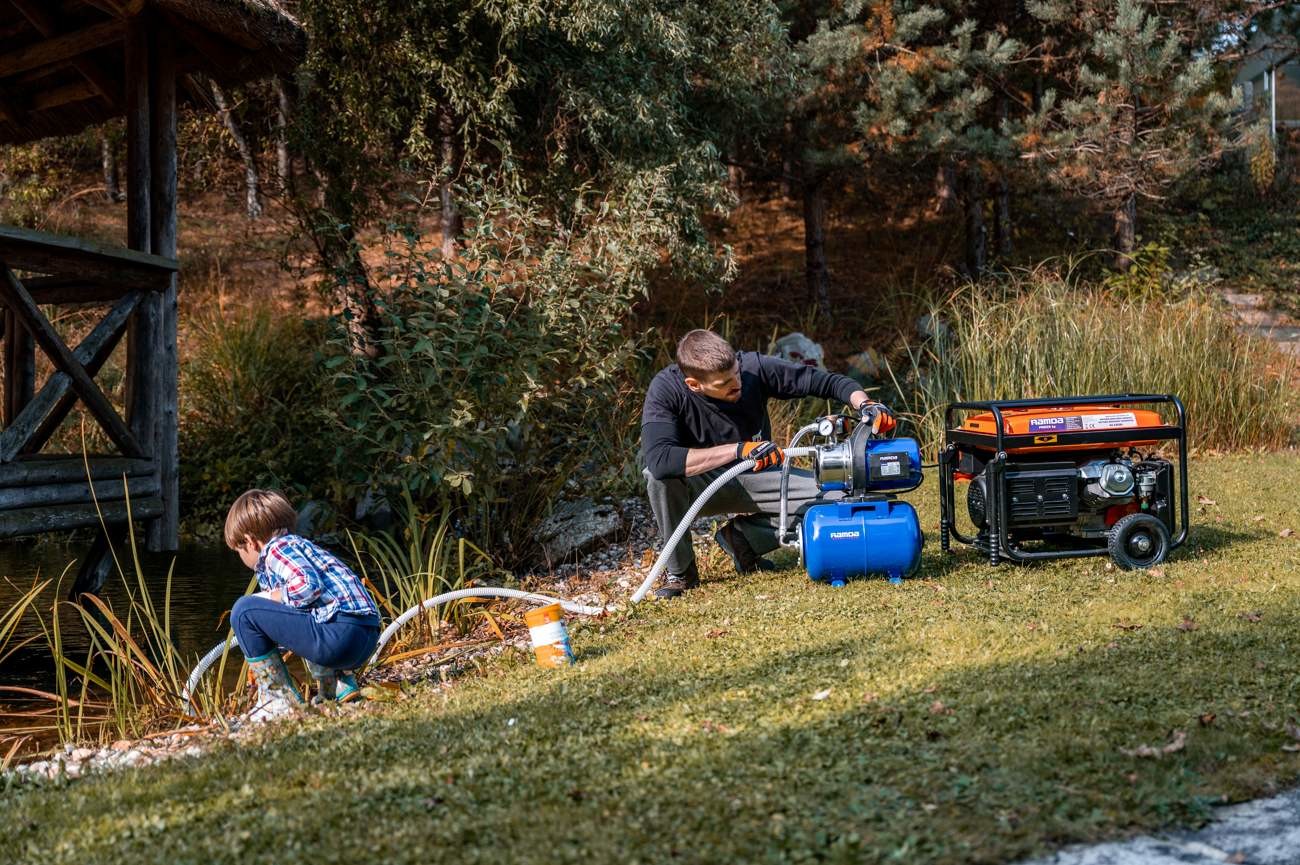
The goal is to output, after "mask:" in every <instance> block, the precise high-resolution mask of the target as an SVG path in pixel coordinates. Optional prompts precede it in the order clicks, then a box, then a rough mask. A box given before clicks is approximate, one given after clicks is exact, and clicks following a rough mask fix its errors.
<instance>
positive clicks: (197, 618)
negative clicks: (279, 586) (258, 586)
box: [0, 538, 252, 689]
mask: <svg viewBox="0 0 1300 865" xmlns="http://www.w3.org/2000/svg"><path fill="white" fill-rule="evenodd" d="M89 546H90V540H89V539H88V538H87V539H86V540H84V541H80V542H77V543H56V542H51V541H49V540H44V541H41V542H32V541H13V542H8V543H3V544H0V611H3V610H7V609H9V608H10V606H11V605H12V604H13V603H14V602H15V601H16V600H17V599H18V598H19V597H20V596H21V595H22V593H23V590H24V589H27V588H30V587H31V586H32V584H33V582H34V581H36V580H40V579H47V578H53V579H54V580H55V583H56V584H57V583H58V578H59V576H60V575H64V576H63V581H62V588H61V589H56V588H55V587H54V586H53V585H52V586H51V587H50V588H48V589H47V590H46V591H45V593H44V595H43V597H42V598H41V600H40V602H39V611H40V612H41V614H42V616H43V617H44V618H45V619H46V621H48V619H49V610H50V606H51V604H53V602H54V601H55V600H56V599H57V598H60V597H66V595H67V591H68V587H69V586H71V584H72V582H73V580H74V578H75V577H76V569H77V565H78V564H79V562H78V557H79V556H82V555H84V554H85V552H86V550H87V549H88V548H89ZM117 556H118V561H119V562H120V563H121V565H122V567H123V568H124V569H125V572H126V578H127V579H128V580H130V585H131V588H132V590H133V591H134V590H135V587H136V574H135V570H134V564H133V562H132V559H131V551H130V549H129V548H127V549H118V550H117ZM173 563H174V566H173ZM169 568H171V569H172V585H171V630H172V637H173V640H174V641H175V642H176V644H177V646H178V647H179V648H180V650H181V651H182V652H183V653H184V654H185V655H186V656H187V657H188V656H191V655H192V656H195V657H197V656H198V655H200V654H202V653H203V652H205V651H207V650H208V649H209V648H211V647H212V646H213V645H215V644H216V643H217V642H218V641H220V640H221V639H222V637H224V636H225V634H226V633H227V627H226V621H225V616H226V614H227V613H228V612H229V610H230V607H231V605H233V604H234V602H235V599H236V598H238V597H239V596H240V595H242V594H243V593H244V591H245V589H246V588H247V586H248V582H249V580H250V579H251V577H252V572H251V571H250V570H249V569H247V568H245V567H244V566H243V564H241V563H240V561H239V556H238V555H236V554H235V553H234V552H232V551H231V550H229V549H227V548H226V547H225V545H224V544H222V543H221V541H220V540H217V541H214V542H208V543H195V542H189V543H184V544H182V546H181V549H180V550H178V551H177V552H175V553H146V552H144V551H143V550H141V551H140V570H141V573H142V574H143V575H144V582H145V585H146V587H147V589H148V591H149V592H150V595H151V596H152V598H153V600H154V603H155V605H156V606H157V608H158V609H159V611H160V613H161V610H162V606H163V599H164V597H165V596H166V588H167V572H168V569H169ZM65 571H66V574H65ZM101 595H102V597H103V598H104V599H105V600H106V601H108V603H109V604H110V605H112V607H113V609H114V610H117V611H125V609H126V607H127V594H126V588H125V586H124V583H123V577H122V576H121V575H120V574H119V573H118V572H117V571H116V570H115V571H114V572H113V573H111V574H110V575H109V578H108V581H107V583H106V584H105V588H104V590H103V592H101ZM60 621H61V622H63V623H64V625H65V627H64V628H63V641H64V645H65V651H66V652H67V653H68V654H69V655H70V656H71V657H74V658H76V657H78V656H80V657H83V658H84V656H85V651H86V649H87V646H88V636H87V634H86V631H85V628H84V626H83V625H82V624H81V622H80V617H79V616H78V614H77V613H76V611H75V610H68V611H67V615H64V616H62V617H61V618H60ZM40 635H41V628H40V625H39V623H38V622H37V621H36V618H35V616H34V615H32V614H31V613H30V612H29V613H28V615H27V617H26V619H25V620H24V621H23V623H22V624H21V626H20V628H19V631H18V633H17V634H16V635H15V639H14V641H13V642H12V643H11V644H10V645H14V644H16V643H18V642H21V641H22V640H24V639H26V638H27V637H31V636H36V637H37V639H36V640H34V641H33V642H32V643H30V644H29V645H28V646H26V647H25V648H23V649H20V650H19V651H18V652H16V653H15V654H13V655H11V656H10V657H9V658H7V659H6V660H5V661H4V662H3V663H0V685H19V686H23V687H29V688H41V689H49V688H50V687H51V685H52V684H53V681H54V664H53V658H52V656H51V654H50V651H49V649H48V647H47V645H46V641H45V639H44V637H42V636H40Z"/></svg>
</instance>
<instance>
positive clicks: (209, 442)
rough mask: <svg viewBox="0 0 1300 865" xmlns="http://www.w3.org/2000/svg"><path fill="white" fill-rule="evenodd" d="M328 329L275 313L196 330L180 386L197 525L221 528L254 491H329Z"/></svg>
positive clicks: (185, 483)
mask: <svg viewBox="0 0 1300 865" xmlns="http://www.w3.org/2000/svg"><path fill="white" fill-rule="evenodd" d="M322 330H323V329H322V327H321V326H320V325H319V324H318V323H315V322H312V321H309V320H304V319H302V318H299V317H294V316H286V315H283V314H279V313H277V312H275V311H273V310H271V309H268V308H257V309H253V310H249V311H240V312H239V313H238V314H228V313H225V312H221V311H218V312H217V313H216V314H214V315H212V316H211V317H210V318H208V319H207V320H206V321H202V322H200V323H198V324H197V325H196V328H195V339H194V347H193V348H192V349H191V350H190V351H189V352H187V353H186V354H185V356H184V357H183V359H182V363H181V385H180V394H181V405H180V454H181V500H182V503H183V507H184V511H185V514H186V517H187V519H189V520H190V521H191V522H192V523H193V524H194V526H195V527H196V528H197V527H202V526H205V525H206V526H207V528H208V529H209V530H211V528H212V527H213V526H217V527H219V526H220V525H221V523H222V521H223V520H224V519H225V513H226V509H227V508H229V507H230V503H231V502H233V501H234V500H235V497H236V496H238V495H239V494H240V493H242V492H243V491H244V490H246V489H249V488H250V487H254V486H274V487H278V488H281V489H285V490H290V491H292V492H296V493H299V494H303V495H310V494H322V493H323V492H325V491H326V490H325V481H326V479H325V478H324V477H323V475H322V473H321V467H322V466H323V465H326V464H327V463H328V460H329V456H330V454H331V453H332V450H331V448H330V443H329V441H328V437H327V436H326V435H325V432H326V431H325V430H324V429H322V426H321V421H320V418H319V417H318V416H317V414H316V413H317V411H318V409H319V406H320V405H321V403H322V401H323V400H324V398H325V397H324V394H325V389H324V374H323V372H322V370H321V368H320V366H319V355H318V352H319V350H320V347H321V346H322V341H323V339H324V336H323V332H322Z"/></svg>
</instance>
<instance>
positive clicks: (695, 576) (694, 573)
mask: <svg viewBox="0 0 1300 865" xmlns="http://www.w3.org/2000/svg"><path fill="white" fill-rule="evenodd" d="M699 584H700V571H699V568H697V567H696V565H695V562H694V561H693V560H692V561H691V563H690V565H689V566H688V567H687V568H686V571H685V572H684V573H681V574H669V575H668V576H667V577H665V578H664V580H663V582H662V583H660V584H659V588H657V589H655V597H656V598H658V599H659V600H661V601H667V600H669V599H671V598H675V597H677V596H678V595H680V594H681V593H682V592H689V591H690V590H691V589H693V588H695V587H696V586H698V585H699Z"/></svg>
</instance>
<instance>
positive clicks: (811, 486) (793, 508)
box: [642, 466, 818, 574]
mask: <svg viewBox="0 0 1300 865" xmlns="http://www.w3.org/2000/svg"><path fill="white" fill-rule="evenodd" d="M729 468H730V466H724V467H723V468H720V469H714V470H713V471H710V472H705V473H703V474H699V475H694V476H692V477H689V478H665V479H663V480H655V479H654V478H653V477H652V476H651V475H650V472H649V471H645V470H643V471H642V474H643V475H645V479H646V495H647V496H649V498H650V510H651V511H653V512H654V515H655V522H656V523H658V524H659V536H660V537H661V538H662V539H663V540H664V541H667V540H668V538H669V537H670V536H671V535H672V533H673V531H674V530H675V529H676V528H677V524H678V523H679V522H681V519H682V517H684V516H685V515H686V511H688V510H689V509H690V507H691V504H692V503H693V502H694V501H695V499H696V497H697V496H699V494H700V493H702V492H704V488H705V487H707V486H708V485H709V484H711V483H713V482H714V481H715V480H717V479H718V477H719V476H720V475H722V474H723V473H724V472H725V471H726V470H727V469H729ZM817 497H818V490H817V483H816V481H814V480H813V478H812V474H811V473H810V472H806V471H802V470H799V469H792V470H791V472H790V493H789V502H790V504H789V508H790V515H789V517H788V518H787V520H788V523H789V524H790V525H794V524H795V523H796V518H797V515H802V514H803V512H804V511H805V510H807V508H808V506H809V505H811V504H812V503H813V502H815V501H816V500H817ZM780 512H781V469H780V468H779V467H777V468H770V469H768V470H766V471H761V472H746V473H745V474H742V475H740V476H739V477H737V478H734V479H732V480H731V481H729V482H728V483H727V484H726V485H725V486H723V487H722V489H720V490H718V491H717V492H716V493H714V495H713V498H711V499H709V501H707V502H706V503H705V504H704V508H703V509H702V510H701V511H700V513H699V516H702V517H711V516H718V515H721V514H744V516H738V517H737V518H736V520H735V524H736V526H737V527H738V528H739V529H740V530H741V532H742V533H743V534H744V536H745V540H747V541H749V545H750V546H751V547H753V549H754V553H755V554H757V555H760V556H761V555H763V554H764V553H770V552H771V551H772V550H775V549H776V548H777V546H779V544H778V543H777V540H776V529H777V522H778V521H779V519H780ZM694 560H695V550H694V549H693V547H692V545H691V533H690V532H687V533H686V535H685V536H684V537H683V538H682V539H681V541H680V542H679V543H678V544H677V546H676V548H675V549H674V550H673V552H672V555H671V556H669V558H668V564H667V567H666V571H667V573H669V574H681V573H684V572H685V571H686V569H687V568H688V567H690V564H691V562H693V561H694Z"/></svg>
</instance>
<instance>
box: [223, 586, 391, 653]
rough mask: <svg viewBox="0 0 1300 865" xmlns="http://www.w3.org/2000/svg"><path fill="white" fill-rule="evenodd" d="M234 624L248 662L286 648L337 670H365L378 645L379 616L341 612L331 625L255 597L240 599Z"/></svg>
mask: <svg viewBox="0 0 1300 865" xmlns="http://www.w3.org/2000/svg"><path fill="white" fill-rule="evenodd" d="M230 626H231V627H232V628H234V630H235V639H236V640H237V641H238V642H239V648H240V650H241V651H242V652H243V653H244V657H245V658H260V657H262V656H263V655H266V654H267V653H268V652H272V651H274V650H275V649H276V648H278V647H284V648H286V649H288V650H289V651H291V652H293V653H294V654H295V655H297V656H298V657H300V658H304V659H306V660H308V661H311V662H313V663H316V664H320V665H321V666H322V667H330V668H332V669H335V670H351V669H353V668H355V667H359V666H361V665H362V664H364V663H365V662H366V660H367V659H368V658H369V657H370V653H371V652H373V651H374V650H375V644H376V643H378V642H379V619H378V618H377V617H375V616H371V615H358V614H356V613H343V612H339V613H335V614H334V618H332V619H330V620H329V621H328V622H318V621H316V618H315V617H314V616H313V615H312V614H311V612H310V611H309V610H300V609H298V608H297V607H291V606H289V605H288V604H281V603H279V602H277V601H272V600H270V599H268V598H256V597H253V596H252V595H248V596H245V597H242V598H240V599H239V600H237V601H235V607H234V609H232V610H231V611H230Z"/></svg>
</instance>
